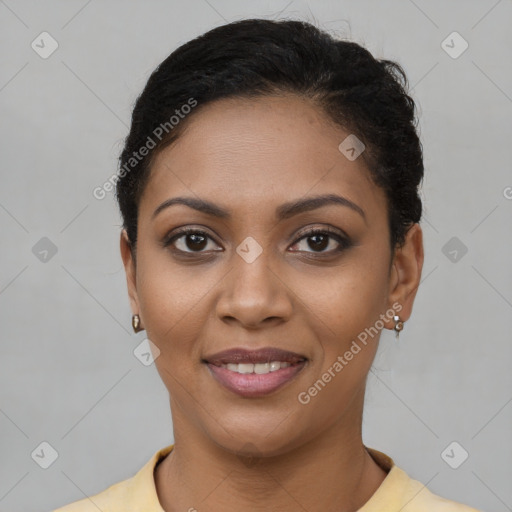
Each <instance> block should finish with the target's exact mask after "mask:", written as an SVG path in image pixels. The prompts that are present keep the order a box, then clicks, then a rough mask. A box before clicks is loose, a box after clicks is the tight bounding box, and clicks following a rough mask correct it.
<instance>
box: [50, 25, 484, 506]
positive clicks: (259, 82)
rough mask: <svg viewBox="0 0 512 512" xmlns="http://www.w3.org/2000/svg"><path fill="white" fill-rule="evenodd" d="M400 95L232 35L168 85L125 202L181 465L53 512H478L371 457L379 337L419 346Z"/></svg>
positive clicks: (173, 453) (382, 68)
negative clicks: (409, 332) (372, 385)
mask: <svg viewBox="0 0 512 512" xmlns="http://www.w3.org/2000/svg"><path fill="white" fill-rule="evenodd" d="M406 85H407V79H406V77H405V74H404V72H403V70H402V68H401V67H400V66H399V65H398V64H396V63H394V62H391V61H385V60H380V61H379V60H376V59H375V58H374V57H372V55H371V54H370V53H369V52H368V51H367V50H366V49H364V48H362V47H361V46H359V45H357V44H355V43H353V42H348V41H340V40H335V39H333V38H332V37H331V36H329V35H328V34H326V33H324V32H322V31H320V30H318V29H317V28H315V27H313V26H312V25H310V24H307V23H302V22H297V21H279V22H276V21H266V20H245V21H240V22H236V23H231V24H229V25H225V26H221V27H219V28H216V29H214V30H211V31H209V32H208V33H206V34H204V35H202V36H201V37H198V38H197V39H194V40H193V41H191V42H189V43H187V44H185V45H183V46H181V47H180V48H178V49H177V50H176V51H175V52H173V53H172V54H171V55H170V56H169V57H168V58H167V59H165V60H164V61H163V62H162V63H161V64H160V66H159V67H158V68H157V69H156V70H155V71H154V73H153V74H152V75H151V77H150V79H149V81H148V83H147V85H146V87H145V89H144V91H143V92H142V94H141V95H140V97H139V98H138V100H137V103H136V105H135V108H134V111H133V117H132V124H131V130H130V133H129V135H128V137H127V139H126V143H125V147H124V150H123V152H122V154H121V157H120V171H119V175H118V181H117V189H116V191H117V199H118V202H119V206H120V210H121V214H122V216H123V230H122V233H121V240H120V247H121V254H122V259H123V263H124V267H125V271H126V278H127V285H128V293H129V297H130V303H131V308H132V310H133V322H132V324H133V328H134V330H135V332H139V331H140V330H142V329H145V330H146V332H147V337H148V339H149V340H150V341H151V343H150V346H151V349H152V352H153V357H154V358H155V364H156V366H157V369H158V372H159V374H160V376H161V377H162V379H163V381H164V383H165V385H166V386H167V389H168V390H169V396H170V406H171V412H172V417H173V427H174V439H175V443H174V445H169V446H167V447H165V448H163V449H161V450H159V451H158V452H156V453H155V454H154V455H153V457H152V458H151V459H150V460H149V461H148V462H147V464H146V465H145V466H144V467H143V468H142V469H141V470H140V471H139V472H138V473H137V474H136V475H135V476H134V477H132V478H130V479H128V480H125V481H123V482H119V483H117V484H115V485H113V486H111V487H109V488H108V489H106V490H105V491H103V492H101V493H99V494H97V495H95V496H93V497H91V498H90V499H84V500H81V501H78V502H75V503H73V504H70V505H68V506H66V507H63V508H60V509H58V510H59V511H62V512H74V511H86V510H87V511H89V510H91V511H92V510H97V509H100V510H104V511H107V510H108V511H109V512H110V511H118V510H119V511H125V510H141V511H142V510H143V511H145V512H150V511H162V510H165V511H167V512H171V511H172V512H174V511H187V510H188V511H195V510H197V511H202V510H207V511H210V512H215V511H223V512H229V511H231V510H233V511H234V510H237V511H238V510H265V511H267V510H271V511H297V510H305V511H310V512H313V511H320V510H321V511H337V512H341V511H343V512H352V511H356V510H359V511H364V512H374V511H375V512H377V511H378V512H383V511H386V512H392V511H397V512H398V511H399V510H400V511H404V512H413V511H426V510H428V511H429V512H435V511H441V510H442V511H452V510H453V511H466V512H470V511H474V510H475V509H473V508H470V507H469V506H466V505H463V504H460V503H456V502H454V501H450V500H448V499H444V498H441V497H439V496H435V495H434V494H433V493H431V492H430V491H429V490H428V489H426V488H425V487H424V486H423V485H422V484H421V483H420V482H418V481H416V480H412V479H411V478H410V477H409V476H408V475H407V474H406V473H405V472H404V471H403V470H401V469H400V468H399V467H397V466H396V465H395V464H394V463H393V460H392V459H391V458H390V457H389V456H387V455H386V454H384V453H382V452H380V451H378V450H375V449H373V448H369V447H366V446H365V445H364V443H363V441H362V434H361V425H362V414H363V404H364V395H365V385H366V379H367V376H368V372H369V370H370V367H371V365H372V362H373V359H374V356H375V353H376V351H377V346H378V340H379V337H380V332H381V331H382V329H390V330H394V331H396V334H397V335H398V333H399V332H400V331H401V330H402V329H403V328H404V322H406V321H407V320H408V319H409V318H410V316H411V312H412V307H413V302H414V298H415V295H416V291H417V289H418V285H419V282H420V277H421V271H422V266H423V242H422V231H421V228H420V225H419V221H420V218H421V212H422V205H421V200H420V198H419V195H418V187H419V185H420V183H421V180H422V177H423V157H422V147H421V143H420V141H419V138H418V135H417V133H416V129H415V122H416V119H415V105H414V102H413V100H412V99H411V98H410V97H409V96H408V95H407V92H406V89H405V87H406Z"/></svg>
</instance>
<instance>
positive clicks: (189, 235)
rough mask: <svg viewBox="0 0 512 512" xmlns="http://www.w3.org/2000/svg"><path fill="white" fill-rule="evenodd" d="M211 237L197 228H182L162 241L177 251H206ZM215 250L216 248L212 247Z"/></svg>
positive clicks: (165, 245)
mask: <svg viewBox="0 0 512 512" xmlns="http://www.w3.org/2000/svg"><path fill="white" fill-rule="evenodd" d="M210 240H211V241H213V239H212V238H211V237H210V236H209V235H208V234H207V233H205V232H204V231H200V230H197V229H190V228H187V229H182V230H181V231H180V232H179V233H176V234H174V235H173V236H171V237H170V238H169V239H168V240H166V241H164V247H168V246H169V245H173V246H174V248H175V249H176V250H177V251H181V252H185V253H194V252H197V253H201V252H207V251H205V249H206V248H207V247H208V242H209V241H210ZM212 250H216V249H212Z"/></svg>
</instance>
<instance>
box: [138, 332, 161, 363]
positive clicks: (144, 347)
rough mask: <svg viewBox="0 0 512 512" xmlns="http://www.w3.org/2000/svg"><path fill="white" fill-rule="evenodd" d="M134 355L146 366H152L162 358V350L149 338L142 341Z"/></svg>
mask: <svg viewBox="0 0 512 512" xmlns="http://www.w3.org/2000/svg"><path fill="white" fill-rule="evenodd" d="M133 355H134V356H135V357H136V358H137V359H138V360H139V361H140V362H141V363H142V364H143V365H144V366H151V365H152V364H153V363H154V362H155V359H158V357H159V356H160V349H159V348H158V347H157V346H156V345H155V344H154V343H153V342H152V341H151V340H149V339H148V338H146V339H144V340H142V343H139V345H137V346H136V347H135V350H134V351H133Z"/></svg>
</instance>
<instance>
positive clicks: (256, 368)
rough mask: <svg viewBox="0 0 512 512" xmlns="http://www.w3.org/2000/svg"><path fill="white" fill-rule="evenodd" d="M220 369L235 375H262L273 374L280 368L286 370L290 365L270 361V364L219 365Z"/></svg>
mask: <svg viewBox="0 0 512 512" xmlns="http://www.w3.org/2000/svg"><path fill="white" fill-rule="evenodd" d="M220 366H221V367H222V368H227V369H228V370H231V371H232V372H237V373H257V374H260V375H261V374H264V373H270V372H275V371H277V370H280V369H281V368H287V367H288V366H291V364H290V363H285V362H281V361H272V362H271V363H257V364H252V363H241V364H234V363H228V364H221V365H220Z"/></svg>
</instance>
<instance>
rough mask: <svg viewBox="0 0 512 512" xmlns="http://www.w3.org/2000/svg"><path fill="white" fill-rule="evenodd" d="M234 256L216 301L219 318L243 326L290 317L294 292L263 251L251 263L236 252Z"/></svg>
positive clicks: (253, 325) (251, 327)
mask: <svg viewBox="0 0 512 512" xmlns="http://www.w3.org/2000/svg"><path fill="white" fill-rule="evenodd" d="M233 259H234V262H233V269H232V271H231V272H229V273H228V275H227V276H226V278H225V280H224V287H223V290H222V293H221V296H220V298H219V300H218V301H217V306H216V310H217V311H216V312H217V316H218V318H220V319H221V320H222V321H223V322H227V323H238V324H240V325H241V326H243V327H244V328H246V329H258V328H261V327H268V325H269V324H270V323H275V324H279V323H282V322H285V321H287V320H289V318H290V316H291V314H292V309H293V301H292V297H291V296H292V295H293V293H292V291H291V290H290V285H289V284H288V283H285V282H284V280H283V277H282V276H280V275H279V272H278V271H277V270H276V269H273V268H271V266H270V264H269V263H270V262H269V260H268V258H267V257H266V256H265V251H264V252H263V253H262V254H261V255H260V256H259V257H258V258H257V259H256V260H255V261H252V262H251V263H249V262H247V261H245V260H244V259H243V258H241V257H239V256H238V254H235V255H234V258H233Z"/></svg>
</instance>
